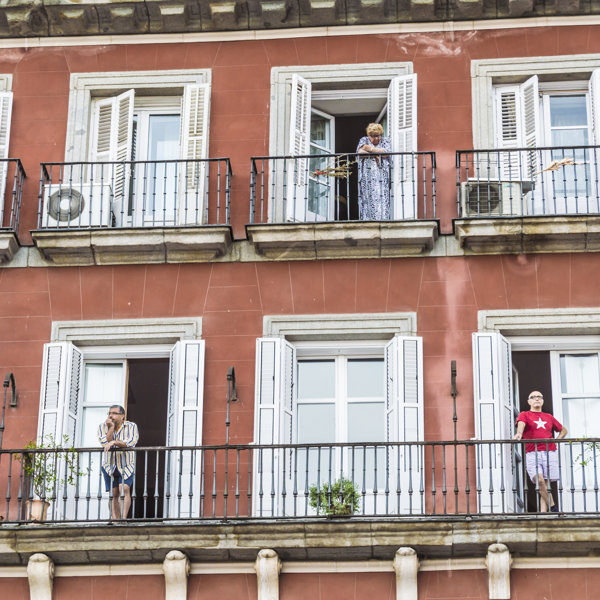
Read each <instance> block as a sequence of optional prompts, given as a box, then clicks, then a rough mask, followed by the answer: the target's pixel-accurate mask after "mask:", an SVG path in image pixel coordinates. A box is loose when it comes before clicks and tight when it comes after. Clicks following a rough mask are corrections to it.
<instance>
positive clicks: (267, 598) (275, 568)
mask: <svg viewBox="0 0 600 600" xmlns="http://www.w3.org/2000/svg"><path fill="white" fill-rule="evenodd" d="M254 568H255V569H256V578H257V584H258V600H279V572H280V571H281V561H280V560H279V557H278V556H277V552H275V550H270V549H265V550H261V551H260V552H259V553H258V557H257V558H256V563H254Z"/></svg>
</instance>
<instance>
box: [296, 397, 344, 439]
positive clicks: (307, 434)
mask: <svg viewBox="0 0 600 600" xmlns="http://www.w3.org/2000/svg"><path fill="white" fill-rule="evenodd" d="M318 442H335V404H330V403H327V404H299V405H298V443H299V444H313V443H318Z"/></svg>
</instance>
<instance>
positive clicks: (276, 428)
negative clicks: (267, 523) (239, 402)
mask: <svg viewBox="0 0 600 600" xmlns="http://www.w3.org/2000/svg"><path fill="white" fill-rule="evenodd" d="M295 380H296V349H295V348H294V346H293V345H292V344H290V343H289V342H288V341H286V340H284V339H282V338H275V337H270V338H269V337H266V338H259V339H258V340H257V342H256V383H255V386H256V394H255V409H254V441H255V443H256V444H258V445H260V446H270V445H273V444H290V443H294V442H295V440H296V423H295V419H296V400H295V387H296V386H295ZM293 458H294V457H293V453H292V452H291V451H290V452H287V453H286V452H285V451H282V450H281V449H273V448H258V449H257V450H256V451H255V456H254V484H253V494H252V495H253V501H254V514H255V515H257V516H274V515H277V514H282V511H283V514H292V512H293V496H292V490H293V488H292V487H290V486H291V484H292V483H291V482H292V479H293V470H292V467H291V465H292V464H293Z"/></svg>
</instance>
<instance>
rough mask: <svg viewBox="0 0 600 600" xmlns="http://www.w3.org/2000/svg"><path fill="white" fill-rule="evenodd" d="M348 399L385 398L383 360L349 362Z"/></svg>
mask: <svg viewBox="0 0 600 600" xmlns="http://www.w3.org/2000/svg"><path fill="white" fill-rule="evenodd" d="M347 381H348V397H349V398H383V396H384V383H385V382H384V373H383V359H376V360H349V361H348V379H347Z"/></svg>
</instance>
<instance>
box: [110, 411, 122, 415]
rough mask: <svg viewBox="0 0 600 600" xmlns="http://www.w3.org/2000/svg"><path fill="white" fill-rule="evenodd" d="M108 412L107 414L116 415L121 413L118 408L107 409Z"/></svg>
mask: <svg viewBox="0 0 600 600" xmlns="http://www.w3.org/2000/svg"><path fill="white" fill-rule="evenodd" d="M108 414H109V415H117V416H118V415H121V414H123V413H120V412H119V411H118V410H109V411H108Z"/></svg>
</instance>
